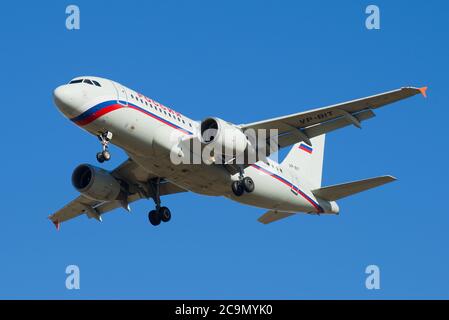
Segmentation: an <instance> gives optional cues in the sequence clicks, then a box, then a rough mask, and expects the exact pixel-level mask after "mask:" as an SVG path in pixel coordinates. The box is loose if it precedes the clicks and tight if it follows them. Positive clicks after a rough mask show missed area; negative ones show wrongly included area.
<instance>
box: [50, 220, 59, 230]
mask: <svg viewBox="0 0 449 320" xmlns="http://www.w3.org/2000/svg"><path fill="white" fill-rule="evenodd" d="M52 222H53V224H54V225H55V227H56V230H58V231H59V228H60V227H61V223H60V222H59V221H58V220H56V221H52Z"/></svg>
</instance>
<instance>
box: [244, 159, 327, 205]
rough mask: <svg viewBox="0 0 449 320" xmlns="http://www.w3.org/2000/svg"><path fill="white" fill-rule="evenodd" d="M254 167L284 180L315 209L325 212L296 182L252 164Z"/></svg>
mask: <svg viewBox="0 0 449 320" xmlns="http://www.w3.org/2000/svg"><path fill="white" fill-rule="evenodd" d="M251 166H252V167H253V168H256V169H257V170H259V171H262V172H263V173H265V174H267V175H269V176H271V177H273V178H275V179H276V180H279V181H280V182H282V183H283V184H285V185H286V186H288V187H289V188H292V189H293V190H295V191H297V192H298V193H299V194H300V195H301V196H302V197H303V198H304V199H306V200H307V201H308V202H309V203H310V204H311V205H312V206H313V207H314V208H315V209H316V211H317V212H318V213H322V212H324V210H323V208H321V207H320V206H319V205H318V204H316V203H315V202H314V201H313V200H312V199H311V198H310V197H309V196H308V195H306V194H305V193H304V192H302V191H301V190H300V189H299V188H298V187H297V186H295V185H294V184H292V183H290V182H288V181H286V180H285V179H283V178H281V177H279V176H278V175H276V174H275V173H272V172H270V171H268V170H267V169H265V168H262V167H260V166H258V165H254V164H252V165H251Z"/></svg>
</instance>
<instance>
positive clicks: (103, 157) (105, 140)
mask: <svg viewBox="0 0 449 320" xmlns="http://www.w3.org/2000/svg"><path fill="white" fill-rule="evenodd" d="M98 139H99V140H100V142H101V146H102V151H101V152H99V153H97V160H98V162H100V163H103V162H105V161H109V159H111V153H110V152H109V151H108V145H109V141H111V139H112V132H110V131H106V132H103V133H100V134H99V135H98Z"/></svg>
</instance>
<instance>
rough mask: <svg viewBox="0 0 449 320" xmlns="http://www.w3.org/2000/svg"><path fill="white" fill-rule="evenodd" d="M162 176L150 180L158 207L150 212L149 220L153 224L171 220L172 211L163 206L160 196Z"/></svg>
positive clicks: (156, 224)
mask: <svg viewBox="0 0 449 320" xmlns="http://www.w3.org/2000/svg"><path fill="white" fill-rule="evenodd" d="M160 182H161V179H160V178H156V179H154V180H152V181H150V188H151V190H152V192H153V200H154V203H155V204H156V209H155V210H151V211H150V212H149V213H148V220H149V221H150V223H151V224H152V225H153V226H158V225H160V224H161V222H169V221H170V220H171V212H170V209H168V208H167V207H161V198H160V191H159V189H160V188H159V187H160Z"/></svg>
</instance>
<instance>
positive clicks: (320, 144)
mask: <svg viewBox="0 0 449 320" xmlns="http://www.w3.org/2000/svg"><path fill="white" fill-rule="evenodd" d="M325 138H326V136H325V135H324V134H322V135H320V136H317V137H315V138H312V139H310V142H311V143H312V145H308V144H307V143H305V142H300V143H296V144H295V145H293V147H292V149H291V150H290V152H289V153H288V154H287V157H285V159H284V161H282V165H283V166H286V167H289V166H293V167H296V168H298V170H299V172H300V175H301V176H302V177H304V178H305V179H307V181H308V182H309V183H310V187H311V188H312V189H316V188H319V187H321V177H322V174H323V159H324V141H325Z"/></svg>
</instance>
